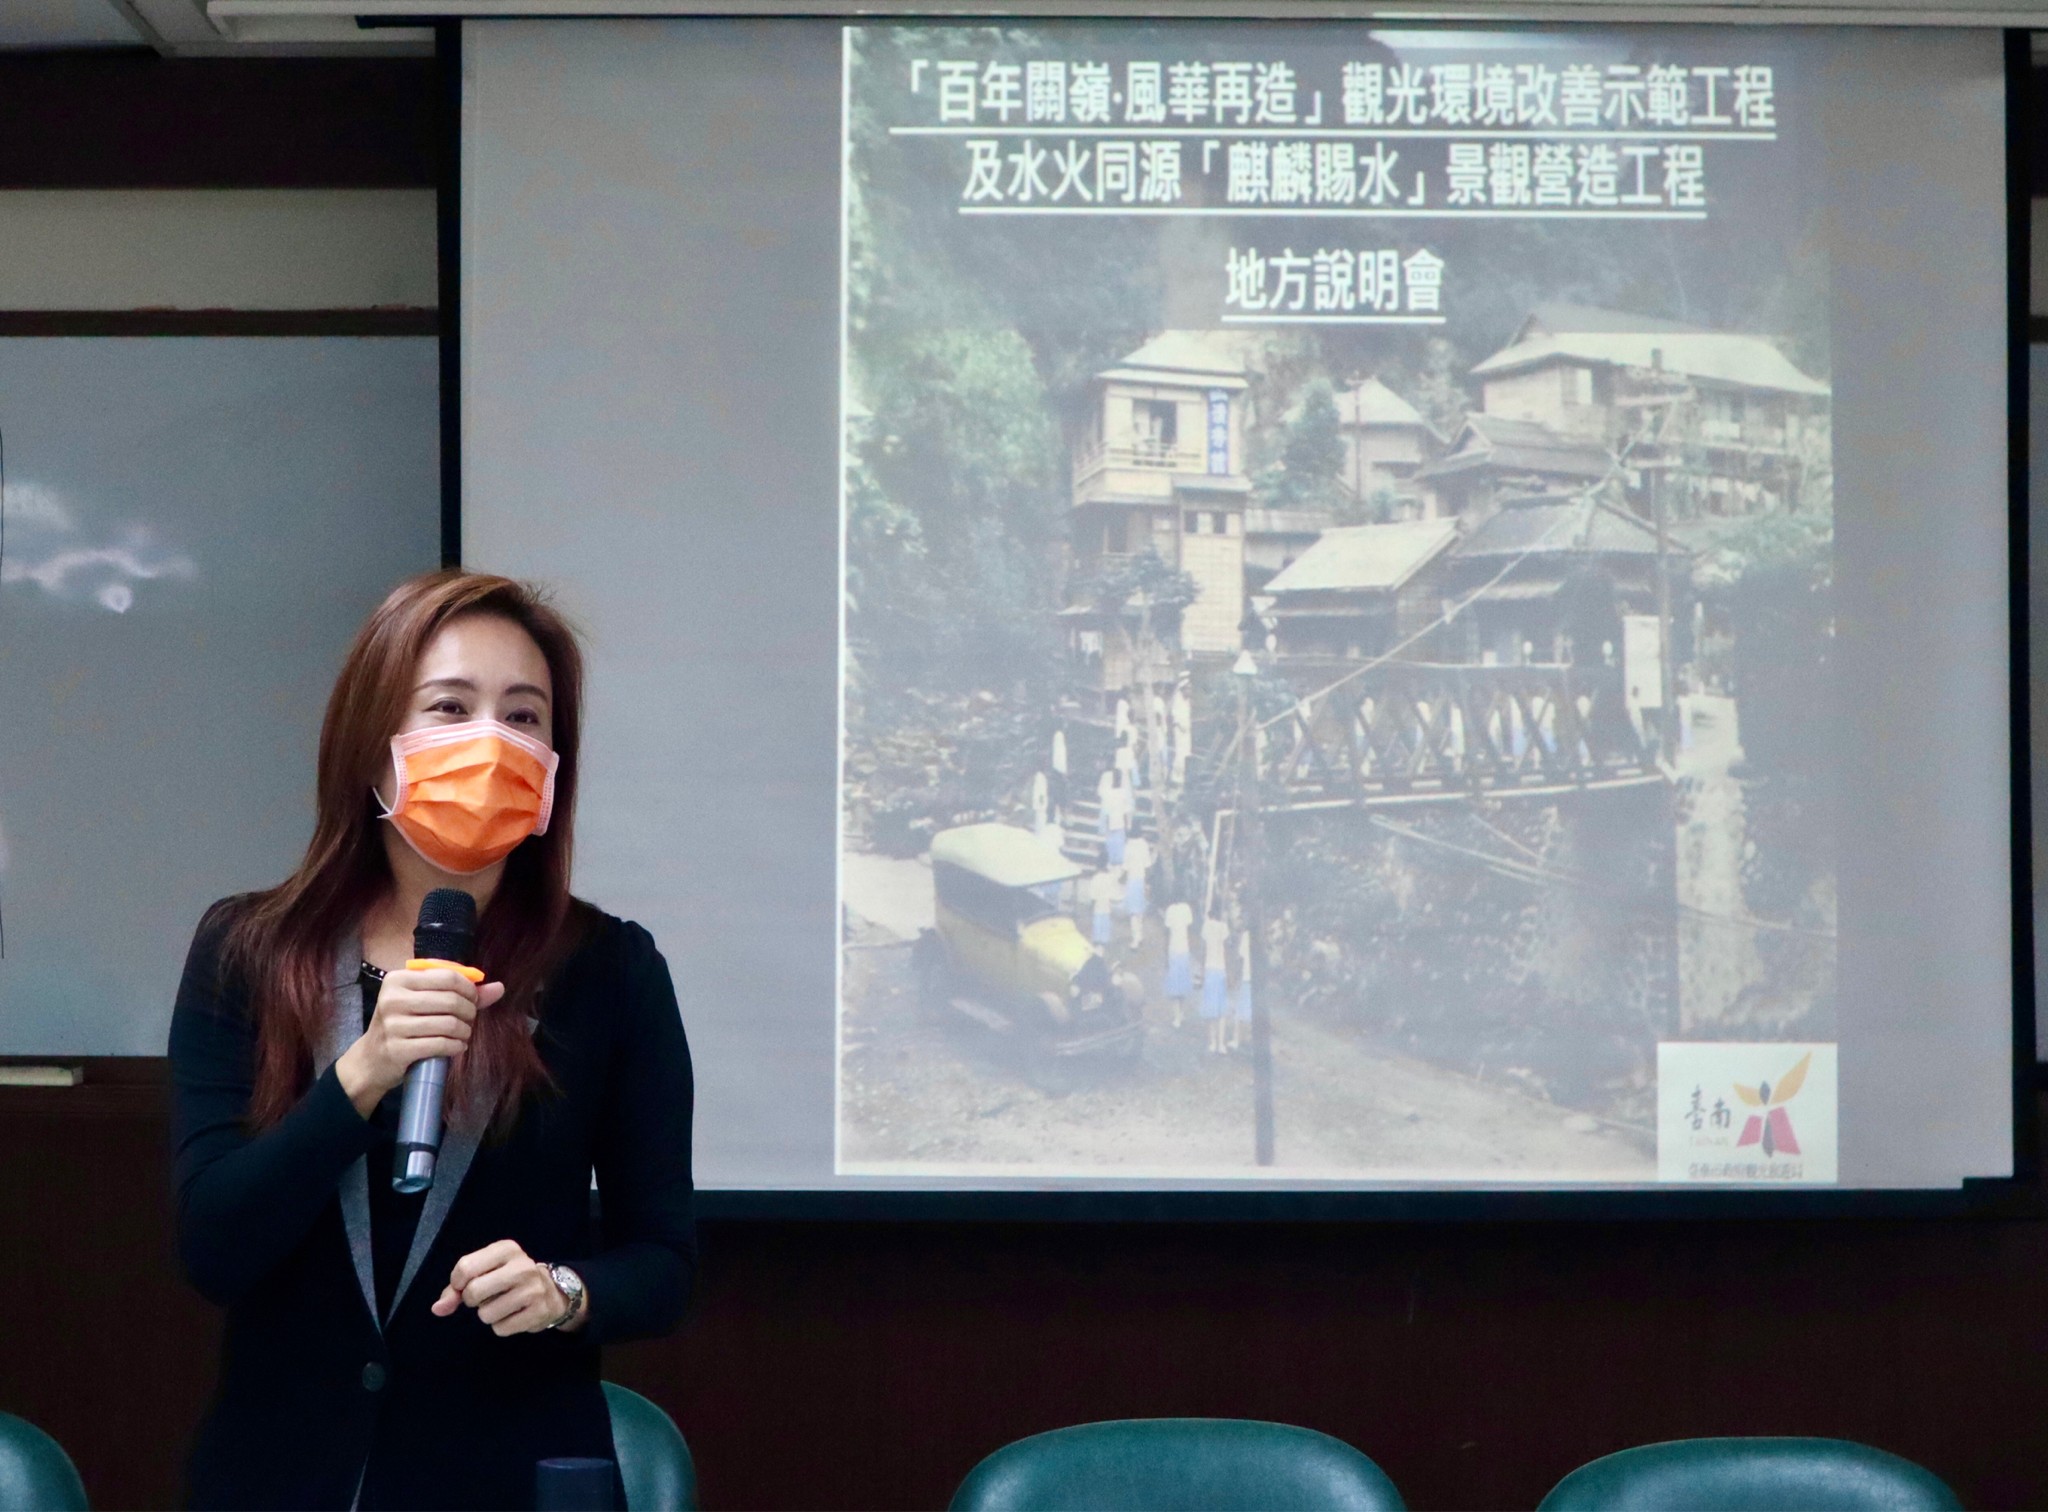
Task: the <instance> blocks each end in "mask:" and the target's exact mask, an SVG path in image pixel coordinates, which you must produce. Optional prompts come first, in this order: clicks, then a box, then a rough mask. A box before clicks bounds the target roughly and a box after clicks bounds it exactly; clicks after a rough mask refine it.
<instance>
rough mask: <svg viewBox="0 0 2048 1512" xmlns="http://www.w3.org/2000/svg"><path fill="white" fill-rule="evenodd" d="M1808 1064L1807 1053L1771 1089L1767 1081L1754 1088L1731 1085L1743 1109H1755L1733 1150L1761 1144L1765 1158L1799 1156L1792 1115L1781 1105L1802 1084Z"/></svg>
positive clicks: (1796, 1094)
mask: <svg viewBox="0 0 2048 1512" xmlns="http://www.w3.org/2000/svg"><path fill="white" fill-rule="evenodd" d="M1812 1062H1813V1052H1812V1051H1811V1050H1809V1051H1807V1053H1806V1054H1804V1055H1802V1056H1800V1057H1799V1064H1798V1065H1796V1066H1794V1067H1793V1068H1792V1069H1791V1070H1790V1071H1787V1072H1786V1073H1785V1074H1784V1075H1783V1076H1781V1077H1779V1078H1778V1084H1777V1085H1776V1086H1775V1087H1774V1086H1772V1085H1771V1084H1770V1083H1769V1082H1759V1083H1758V1084H1757V1085H1756V1086H1754V1087H1749V1086H1744V1085H1743V1084H1742V1083H1741V1082H1737V1083H1736V1084H1735V1095H1736V1096H1737V1097H1739V1098H1741V1099H1742V1101H1743V1104H1744V1105H1745V1106H1747V1107H1751V1108H1755V1109H1756V1110H1757V1111H1756V1112H1754V1113H1752V1114H1750V1115H1749V1119H1748V1121H1747V1122H1745V1123H1744V1124H1743V1126H1742V1137H1741V1138H1740V1139H1738V1140H1736V1141H1735V1143H1736V1146H1737V1148H1740V1147H1741V1146H1743V1145H1753V1144H1761V1145H1762V1146H1763V1149H1764V1154H1765V1156H1766V1157H1769V1156H1772V1155H1797V1154H1798V1153H1799V1139H1798V1136H1797V1135H1795V1134H1794V1133H1793V1132H1792V1115H1791V1114H1789V1113H1787V1112H1786V1111H1785V1104H1787V1103H1788V1102H1790V1101H1792V1099H1793V1098H1795V1097H1797V1096H1798V1095H1799V1089H1800V1088H1801V1087H1803V1086H1805V1085H1806V1068H1807V1067H1808V1066H1809V1065H1811V1064H1812Z"/></svg>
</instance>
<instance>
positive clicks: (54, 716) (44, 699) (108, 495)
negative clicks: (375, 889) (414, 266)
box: [0, 337, 440, 1056]
mask: <svg viewBox="0 0 2048 1512" xmlns="http://www.w3.org/2000/svg"><path fill="white" fill-rule="evenodd" d="M436 364H437V356H436V343H435V341H434V339H433V338H432V337H141V338H127V337H122V338H102V337H79V338H71V337H64V338H49V337H18V338H6V339H0V440H4V444H5V463H6V487H5V542H4V555H0V928H4V931H5V936H4V948H5V954H4V957H0V1055H17V1056H18V1055H35V1056H44V1055H48V1056H58V1055H160V1054H162V1053H163V1050H164V1041H165V1035H166V1032H167V1030H168V1028H169V1024H170V1013H171V1004H172V1000H173V997H174V995H175V993H176V990H177V985H178V974H179V969H180V967H181V965H182V963H183V960H184V955H185V950H186V947H187V946H188V945H189V943H190V941H191V936H192V929H193V926H194V924H195V923H196V922H197V921H198V918H199V916H200V914H201V912H202V911H203V910H204V909H205V907H206V905H207V904H208V903H210V902H212V901H213V900H214V899H216V898H219V897H222V896H224V895H226V894H229V893H233V892H239V891H244V890H247V889H251V888H259V887H266V886H270V885H272V884H274V883H276V882H278V881H280V880H281V879H282V878H283V877H284V876H285V874H286V873H287V872H288V871H289V870H290V868H291V867H292V865H293V864H294V862H295V861H296V860H297V857H298V855H299V853H300V851H301V850H302V849H303V847H304V845H305V843H306V839H307V837H308V835H309V834H310V832H311V823H312V812H313V807H312V799H313V759H314V748H315V742H316V739H317V736H318V732H319V725H320V717H321V712H322V709H323V706H324V704H325V701H326V697H327V691H328V688H329V686H330V685H331V683H332V681H333V678H334V674H335V672H336V670H337V669H338V667H339V664H340V660H341V655H342V652H343V650H344V648H345V647H346V645H347V641H348V638H349V636H350V635H351V634H352V633H353V631H354V630H355V627H356V626H357V625H358V624H359V623H360V622H361V620H362V618H363V616H364V615H365V614H366V613H367V612H368V611H369V610H370V609H371V608H372V607H373V606H374V605H375V604H376V602H377V601H378V599H379V598H380V597H381V596H382V595H383V593H384V592H385V590H386V589H388V588H389V587H390V585H391V584H392V583H393V582H394V581H396V580H397V579H398V578H400V577H402V576H404V575H405V574H407V573H411V572H416V571H419V570H421V569H422V568H427V567H432V566H434V565H435V563H436V562H437V561H438V560H439V555H440V551H439V538H440V505H439V478H440V456H439V419H438V410H437V404H438V400H437V376H436V375H437V366H436Z"/></svg>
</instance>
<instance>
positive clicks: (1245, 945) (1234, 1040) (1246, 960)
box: [1230, 929, 1252, 1050]
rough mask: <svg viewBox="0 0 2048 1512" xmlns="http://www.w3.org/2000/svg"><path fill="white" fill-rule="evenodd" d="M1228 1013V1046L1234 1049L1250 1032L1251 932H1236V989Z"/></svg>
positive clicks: (1241, 930)
mask: <svg viewBox="0 0 2048 1512" xmlns="http://www.w3.org/2000/svg"><path fill="white" fill-rule="evenodd" d="M1233 998H1234V1001H1233V1003H1232V1007H1233V1010H1234V1011H1233V1012H1232V1013H1231V1015H1230V1048H1231V1049H1233V1050H1235V1049H1236V1048H1237V1047H1238V1046H1239V1045H1241V1044H1243V1043H1244V1041H1245V1038H1246V1036H1248V1035H1249V1034H1250V1033H1251V1032H1252V932H1251V931H1250V930H1249V929H1240V930H1238V932H1237V991H1236V993H1234V994H1233Z"/></svg>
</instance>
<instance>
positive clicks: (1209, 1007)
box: [1202, 916, 1230, 1055]
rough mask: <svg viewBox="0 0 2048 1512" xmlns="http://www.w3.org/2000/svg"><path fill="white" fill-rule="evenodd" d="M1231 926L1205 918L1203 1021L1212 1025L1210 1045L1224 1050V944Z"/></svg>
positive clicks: (1203, 940)
mask: <svg viewBox="0 0 2048 1512" xmlns="http://www.w3.org/2000/svg"><path fill="white" fill-rule="evenodd" d="M1229 940H1230V926H1229V925H1228V924H1226V923H1224V922H1223V921H1222V920H1221V919H1218V918H1215V917H1213V916H1212V917H1210V918H1207V919H1204V920H1203V921H1202V1022H1203V1023H1205V1024H1207V1025H1208V1026H1209V1048H1210V1049H1211V1050H1212V1051H1214V1052H1215V1053H1216V1054H1218V1055H1221V1054H1223V1053H1224V1044H1223V1034H1224V1023H1225V1019H1226V1016H1227V1015H1226V1013H1225V1008H1226V1006H1227V1004H1226V996H1227V992H1228V988H1229V982H1228V980H1227V978H1226V975H1225V968H1224V964H1223V963H1224V958H1225V947H1226V945H1227V944H1228V943H1229Z"/></svg>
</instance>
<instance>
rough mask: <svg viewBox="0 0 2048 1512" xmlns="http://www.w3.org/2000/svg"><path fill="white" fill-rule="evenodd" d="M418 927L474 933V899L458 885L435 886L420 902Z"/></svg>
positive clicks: (457, 932)
mask: <svg viewBox="0 0 2048 1512" xmlns="http://www.w3.org/2000/svg"><path fill="white" fill-rule="evenodd" d="M419 927H420V928H421V929H434V930H441V931H445V932H447V933H451V934H469V935H473V934H475V933H476V899H475V898H472V897H471V896H470V895H469V894H468V893H466V892H464V891H463V890H462V889H461V888H459V887H437V888H435V889H434V890H433V891H432V892H430V893H428V894H427V896H426V897H425V899H423V900H422V901H421V903H420V919H419Z"/></svg>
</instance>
